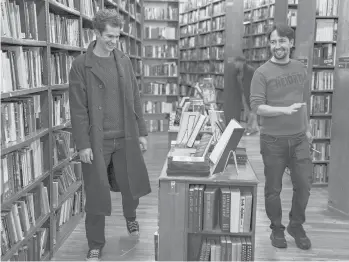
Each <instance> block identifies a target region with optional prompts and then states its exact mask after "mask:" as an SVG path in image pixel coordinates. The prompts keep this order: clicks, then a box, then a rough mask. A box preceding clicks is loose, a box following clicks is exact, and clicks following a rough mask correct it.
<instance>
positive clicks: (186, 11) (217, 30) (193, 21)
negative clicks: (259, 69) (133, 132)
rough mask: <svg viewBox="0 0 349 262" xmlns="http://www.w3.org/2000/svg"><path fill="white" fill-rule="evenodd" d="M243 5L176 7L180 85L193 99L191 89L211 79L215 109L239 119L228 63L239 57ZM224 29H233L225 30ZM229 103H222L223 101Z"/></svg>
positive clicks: (206, 2) (204, 1) (210, 0)
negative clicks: (178, 14) (214, 89)
mask: <svg viewBox="0 0 349 262" xmlns="http://www.w3.org/2000/svg"><path fill="white" fill-rule="evenodd" d="M242 13H243V1H230V0H218V1H217V0H198V1H189V2H184V3H181V5H180V85H181V88H180V89H181V95H182V96H193V95H195V91H194V90H193V88H192V87H193V85H195V83H197V82H202V81H203V79H204V78H212V79H213V84H214V86H215V88H216V96H217V100H216V103H217V108H218V109H220V110H223V107H224V106H228V108H224V111H225V112H229V113H231V114H232V116H231V117H228V116H227V117H228V118H229V119H230V118H235V119H237V120H239V119H240V115H241V105H240V95H239V89H238V86H237V83H236V79H234V78H233V77H232V75H233V74H234V73H233V70H234V68H232V67H233V66H232V64H233V63H232V62H233V60H234V58H235V57H237V56H241V55H242V47H243V43H242V34H243V26H242V22H243V15H242ZM227 25H240V26H233V27H232V28H231V29H232V30H226V29H227V28H226V27H227ZM227 97H229V98H230V99H233V101H229V103H225V98H227Z"/></svg>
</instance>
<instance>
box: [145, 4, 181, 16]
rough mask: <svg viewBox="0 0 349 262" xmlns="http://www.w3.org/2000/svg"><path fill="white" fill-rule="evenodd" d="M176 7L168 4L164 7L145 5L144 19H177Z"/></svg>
mask: <svg viewBox="0 0 349 262" xmlns="http://www.w3.org/2000/svg"><path fill="white" fill-rule="evenodd" d="M177 18H178V7H177V6H171V5H168V6H166V7H145V8H144V19H152V20H177Z"/></svg>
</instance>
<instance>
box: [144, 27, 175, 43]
mask: <svg viewBox="0 0 349 262" xmlns="http://www.w3.org/2000/svg"><path fill="white" fill-rule="evenodd" d="M176 38H177V28H176V27H170V26H166V27H163V26H161V27H159V26H148V25H146V26H144V39H169V40H176Z"/></svg>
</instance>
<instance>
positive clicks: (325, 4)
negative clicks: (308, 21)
mask: <svg viewBox="0 0 349 262" xmlns="http://www.w3.org/2000/svg"><path fill="white" fill-rule="evenodd" d="M316 14H317V15H318V16H337V15H338V0H316Z"/></svg>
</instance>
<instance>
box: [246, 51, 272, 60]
mask: <svg viewBox="0 0 349 262" xmlns="http://www.w3.org/2000/svg"><path fill="white" fill-rule="evenodd" d="M269 52H270V50H269V49H268V48H259V49H245V50H244V56H245V57H246V59H247V60H267V59H268V58H269Z"/></svg>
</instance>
